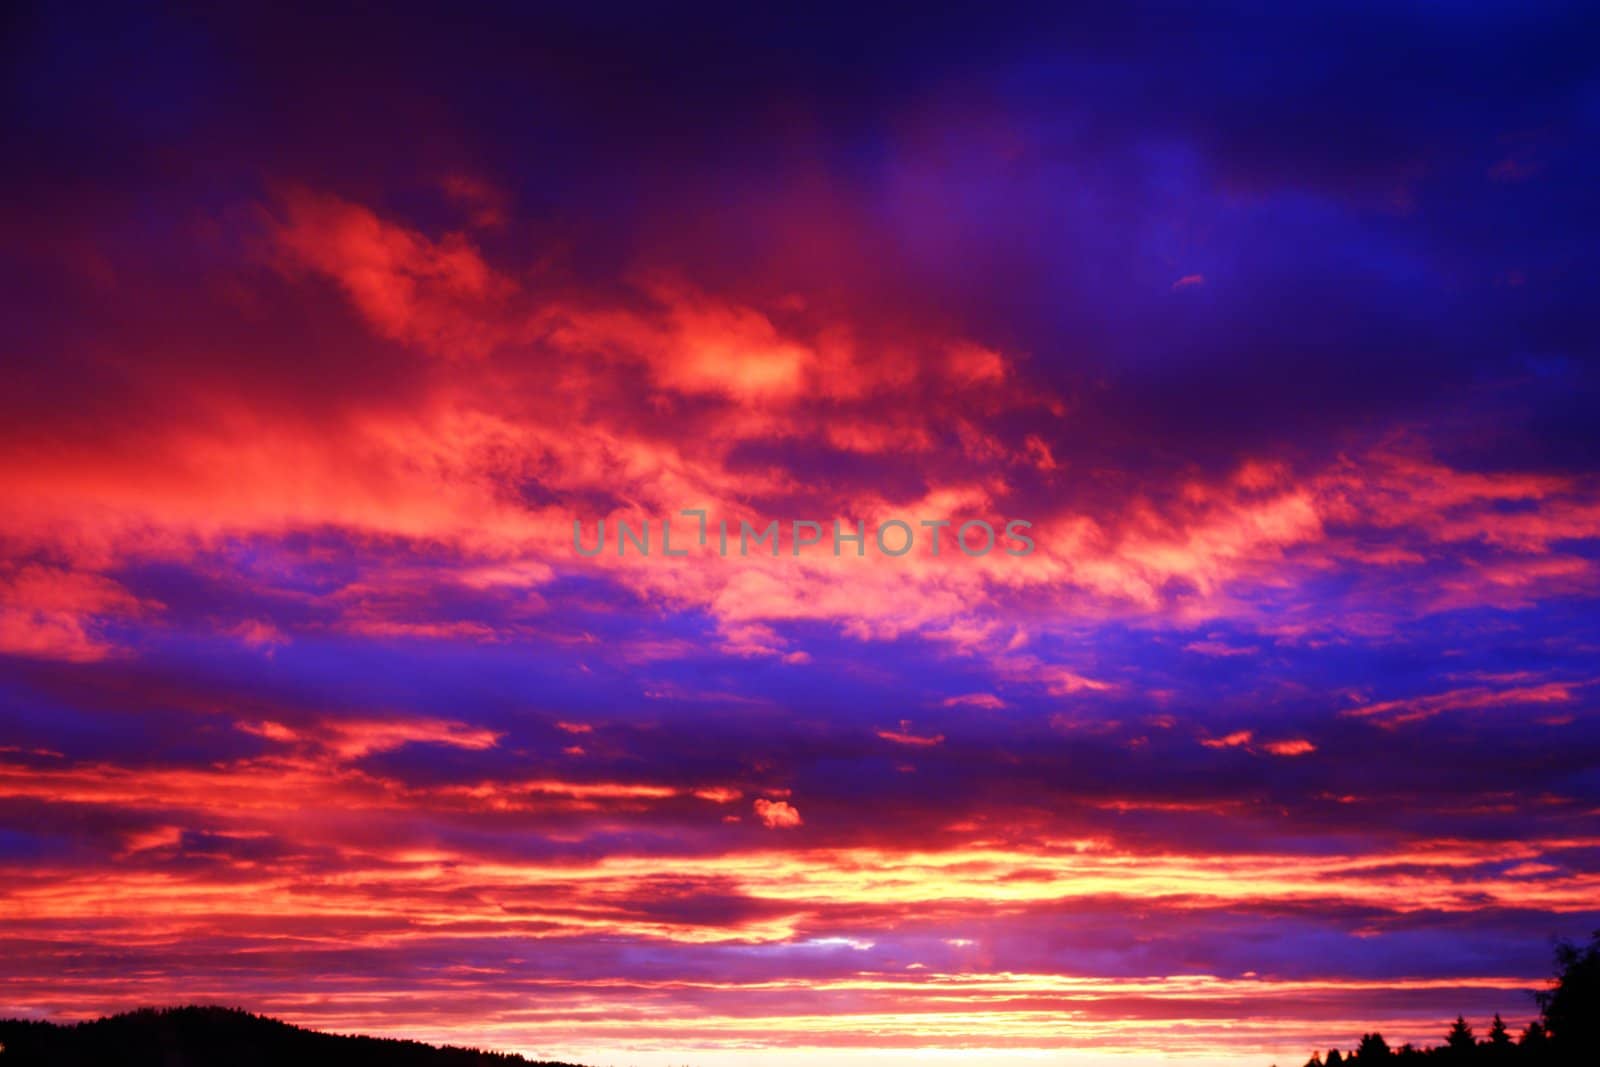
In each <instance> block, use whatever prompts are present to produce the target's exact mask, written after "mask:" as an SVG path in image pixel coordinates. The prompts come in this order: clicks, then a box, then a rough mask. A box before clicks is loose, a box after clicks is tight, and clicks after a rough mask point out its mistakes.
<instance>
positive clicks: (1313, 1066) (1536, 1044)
mask: <svg viewBox="0 0 1600 1067" xmlns="http://www.w3.org/2000/svg"><path fill="white" fill-rule="evenodd" d="M1537 999H1538V1002H1539V1018H1537V1019H1535V1020H1533V1021H1532V1022H1530V1023H1529V1024H1528V1025H1527V1026H1526V1027H1525V1028H1524V1029H1523V1031H1522V1032H1521V1033H1520V1034H1517V1035H1515V1036H1513V1035H1512V1033H1511V1031H1510V1029H1509V1028H1507V1026H1506V1024H1505V1022H1504V1020H1502V1019H1501V1018H1500V1014H1499V1013H1498V1012H1496V1013H1495V1017H1494V1021H1493V1022H1492V1023H1490V1024H1489V1030H1488V1033H1487V1034H1485V1036H1483V1037H1481V1038H1480V1037H1478V1036H1477V1035H1476V1034H1474V1033H1473V1031H1472V1026H1471V1025H1470V1024H1469V1023H1468V1022H1467V1020H1466V1019H1465V1018H1463V1017H1462V1016H1459V1015H1458V1016H1456V1021H1455V1022H1454V1023H1453V1024H1452V1025H1451V1026H1450V1029H1449V1032H1448V1033H1446V1034H1445V1038H1444V1044H1442V1045H1435V1046H1430V1047H1425V1048H1417V1047H1415V1046H1413V1045H1410V1044H1405V1045H1401V1046H1399V1047H1398V1048H1390V1047H1389V1043H1388V1042H1387V1041H1385V1040H1384V1039H1383V1035H1382V1034H1375V1033H1374V1034H1363V1035H1362V1037H1361V1043H1360V1044H1358V1045H1357V1046H1356V1047H1355V1049H1354V1050H1352V1051H1350V1052H1340V1051H1339V1050H1338V1049H1330V1050H1329V1051H1328V1057H1327V1059H1323V1058H1322V1057H1321V1056H1320V1055H1318V1054H1317V1053H1315V1052H1313V1053H1312V1054H1311V1059H1310V1060H1308V1061H1307V1062H1306V1067H1375V1065H1376V1064H1380V1063H1381V1064H1385V1065H1386V1067H1407V1065H1409V1064H1414V1065H1417V1067H1446V1065H1448V1067H1458V1065H1459V1067H1467V1065H1470V1067H1600V930H1597V931H1595V933H1594V935H1593V936H1592V937H1591V938H1590V940H1589V944H1588V945H1586V946H1581V947H1580V946H1578V945H1575V944H1572V943H1571V942H1568V941H1562V942H1559V943H1557V945H1556V974H1555V978H1554V980H1553V981H1552V982H1551V985H1550V988H1549V989H1547V990H1545V991H1544V992H1542V993H1539V994H1537Z"/></svg>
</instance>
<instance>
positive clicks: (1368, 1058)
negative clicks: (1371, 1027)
mask: <svg viewBox="0 0 1600 1067" xmlns="http://www.w3.org/2000/svg"><path fill="white" fill-rule="evenodd" d="M1392 1055H1393V1053H1391V1052H1390V1051H1389V1042H1387V1041H1385V1040H1384V1039H1383V1035H1382V1034H1376V1033H1374V1034H1362V1035H1361V1044H1359V1045H1357V1046H1356V1062H1357V1063H1358V1064H1361V1065H1362V1067H1372V1065H1373V1064H1375V1063H1382V1062H1384V1061H1385V1060H1387V1059H1389V1058H1390V1057H1391V1056H1392Z"/></svg>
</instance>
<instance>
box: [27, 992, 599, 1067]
mask: <svg viewBox="0 0 1600 1067" xmlns="http://www.w3.org/2000/svg"><path fill="white" fill-rule="evenodd" d="M35 1064H41V1065H42V1064H48V1065H50V1067H113V1065H114V1067H576V1065H574V1064H564V1063H556V1062H555V1061H553V1060H539V1061H534V1060H527V1059H524V1058H523V1057H521V1056H515V1055H510V1054H508V1053H503V1052H481V1051H479V1050H477V1049H470V1048H457V1047H455V1046H450V1045H447V1046H445V1047H443V1048H440V1047H437V1046H434V1045H425V1044H423V1043H422V1042H420V1041H399V1040H395V1039H393V1038H386V1037H341V1036H339V1035H337V1034H323V1033H318V1032H317V1031H315V1030H304V1029H301V1028H300V1027H298V1026H291V1025H289V1024H288V1023H286V1022H281V1021H279V1020H277V1019H269V1018H267V1017H266V1016H264V1015H252V1014H250V1013H249V1012H247V1011H240V1010H238V1009H236V1008H218V1007H200V1006H191V1007H183V1008H141V1009H140V1010H139V1011H131V1012H127V1013H126V1014H123V1015H112V1016H110V1017H108V1018H105V1019H95V1020H92V1021H90V1022H81V1023H75V1024H72V1025H66V1026H60V1025H57V1024H55V1023H47V1022H39V1021H37V1020H32V1019H0V1067H34V1065H35Z"/></svg>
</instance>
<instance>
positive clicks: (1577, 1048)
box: [1539, 930, 1600, 1064]
mask: <svg viewBox="0 0 1600 1067" xmlns="http://www.w3.org/2000/svg"><path fill="white" fill-rule="evenodd" d="M1556 964H1557V965H1558V966H1559V967H1560V974H1558V975H1557V976H1556V981H1555V987H1554V988H1553V989H1550V990H1549V991H1547V992H1544V993H1541V994H1539V1007H1540V1008H1541V1009H1542V1010H1543V1013H1544V1028H1545V1031H1546V1032H1547V1033H1548V1034H1549V1037H1550V1044H1551V1046H1552V1048H1553V1049H1554V1051H1555V1052H1556V1054H1557V1056H1558V1057H1560V1059H1561V1060H1562V1061H1565V1062H1571V1063H1575V1064H1576V1063H1600V930H1596V931H1595V932H1594V934H1593V935H1592V936H1591V938H1590V940H1589V944H1588V945H1587V946H1585V947H1583V948H1579V947H1578V946H1577V945H1574V944H1573V943H1572V942H1570V941H1561V942H1558V943H1557V944H1556Z"/></svg>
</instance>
